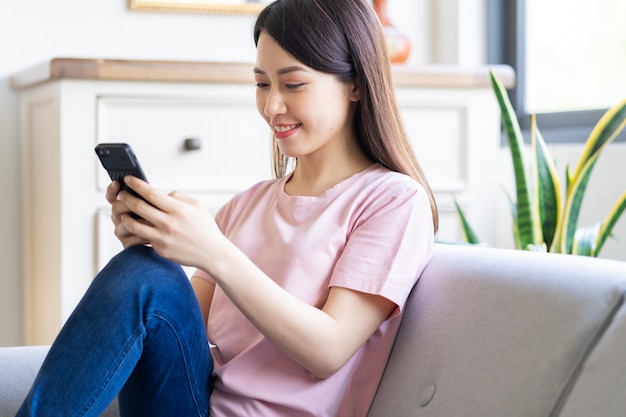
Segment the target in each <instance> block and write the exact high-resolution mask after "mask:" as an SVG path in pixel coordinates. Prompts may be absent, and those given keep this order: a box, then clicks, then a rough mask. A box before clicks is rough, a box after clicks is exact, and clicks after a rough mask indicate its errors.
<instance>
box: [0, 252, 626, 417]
mask: <svg viewBox="0 0 626 417" xmlns="http://www.w3.org/2000/svg"><path fill="white" fill-rule="evenodd" d="M625 290H626V262H617V261H608V260H600V259H593V258H584V257H573V256H565V255H553V254H539V253H531V252H522V251H513V250H501V249H489V248H481V247H469V246H455V245H443V244H437V245H436V250H435V256H434V258H433V260H432V261H431V263H430V264H429V266H428V268H427V269H426V271H425V272H424V274H423V275H422V277H421V278H420V280H419V282H418V284H417V286H416V288H415V290H414V291H413V293H412V294H411V297H410V300H409V303H408V305H407V307H406V314H405V317H404V319H403V323H402V327H401V329H400V332H399V334H398V337H397V340H396V343H395V346H394V348H393V352H392V354H391V357H390V359H389V363H388V365H387V369H386V372H385V375H384V377H383V380H382V382H381V384H380V387H379V390H378V393H377V394H376V398H375V400H374V404H373V405H372V408H371V410H370V413H369V416H370V417H396V416H397V417H404V416H433V417H434V416H437V417H455V416H477V417H503V416H507V417H514V416H529V417H530V416H532V417H538V416H546V417H547V416H560V417H589V416H602V417H613V416H615V417H617V416H620V417H623V416H624V415H626V319H625V315H626V307H625V306H624V291H625ZM45 350H46V348H45V347H18V348H3V349H0V417H5V416H12V415H13V413H14V412H15V410H16V409H17V407H18V406H19V403H20V402H21V400H22V398H23V397H24V396H25V394H26V391H27V389H28V386H29V384H30V383H31V381H32V379H33V377H34V375H35V373H36V370H37V368H38V366H39V365H40V363H41V361H42V359H43V356H44V354H45ZM105 415H106V416H116V415H117V410H116V408H115V405H113V406H112V408H110V410H109V411H108V412H107V413H106V414H105Z"/></svg>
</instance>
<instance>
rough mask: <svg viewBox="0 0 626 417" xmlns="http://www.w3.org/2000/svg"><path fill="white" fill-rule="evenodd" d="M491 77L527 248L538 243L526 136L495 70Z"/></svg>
mask: <svg viewBox="0 0 626 417" xmlns="http://www.w3.org/2000/svg"><path fill="white" fill-rule="evenodd" d="M489 77H490V78H491V85H492V87H493V90H494V93H495V95H496V99H497V101H498V105H499V107H500V113H501V116H502V124H503V126H504V130H505V132H506V136H507V139H508V142H509V148H510V150H511V158H512V160H513V170H514V174H515V188H516V194H517V195H516V197H517V199H516V203H515V204H516V206H517V224H516V228H517V232H518V233H519V241H520V244H521V247H522V248H525V247H526V246H528V245H529V244H535V243H537V241H536V240H537V239H536V236H535V226H534V224H536V222H537V220H536V219H535V218H534V213H533V211H532V205H531V200H530V190H529V187H528V179H527V176H526V164H525V162H524V155H523V149H524V138H523V136H522V131H521V129H520V127H519V123H518V121H517V117H516V115H515V111H514V110H513V106H512V104H511V101H510V99H509V96H508V94H507V92H506V89H505V88H504V85H503V84H502V82H501V81H500V80H499V79H498V77H497V76H496V75H495V74H494V73H493V71H489Z"/></svg>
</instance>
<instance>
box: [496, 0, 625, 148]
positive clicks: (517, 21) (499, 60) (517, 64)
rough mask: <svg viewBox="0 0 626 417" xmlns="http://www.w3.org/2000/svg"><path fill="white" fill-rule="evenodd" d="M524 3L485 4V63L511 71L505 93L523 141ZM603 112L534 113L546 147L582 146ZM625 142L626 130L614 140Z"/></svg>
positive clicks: (527, 118) (527, 121)
mask: <svg viewBox="0 0 626 417" xmlns="http://www.w3.org/2000/svg"><path fill="white" fill-rule="evenodd" d="M525 6H526V0H487V63H488V64H505V65H509V66H511V67H512V68H513V69H514V70H515V75H516V81H515V86H514V87H513V88H512V89H511V90H510V91H509V96H510V99H511V104H512V105H513V108H514V109H515V112H516V114H517V120H518V121H519V124H520V127H521V129H522V132H523V133H524V137H525V139H526V140H529V137H530V133H529V130H530V114H529V113H528V112H527V111H526V100H525V95H524V91H525V90H526V88H527V80H526V70H525V69H526V42H525V37H524V31H525V29H526V8H525ZM606 110H607V109H606V108H605V109H589V110H581V111H570V112H558V113H538V114H537V125H538V126H539V128H540V129H541V134H542V136H543V138H544V140H545V141H546V143H552V144H554V143H584V142H585V141H586V140H587V138H588V137H589V134H590V133H591V130H592V129H593V127H594V126H595V124H596V123H597V122H598V120H600V118H601V117H602V115H603V114H604V113H605V112H606ZM615 142H626V129H625V130H624V131H622V132H621V133H620V135H619V136H618V137H617V138H615Z"/></svg>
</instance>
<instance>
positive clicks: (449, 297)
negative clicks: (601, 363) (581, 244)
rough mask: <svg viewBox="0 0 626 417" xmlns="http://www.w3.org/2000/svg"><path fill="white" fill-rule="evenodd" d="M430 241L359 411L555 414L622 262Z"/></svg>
mask: <svg viewBox="0 0 626 417" xmlns="http://www.w3.org/2000/svg"><path fill="white" fill-rule="evenodd" d="M436 246H437V247H436V250H435V255H434V257H433V259H432V260H431V263H430V264H429V266H428V267H427V269H426V270H425V271H424V273H423V274H422V276H421V278H420V280H419V281H418V284H417V286H416V288H415V289H414V291H413V293H412V294H411V296H410V299H409V302H408V304H407V307H406V311H405V316H404V318H403V321H402V325H401V328H400V333H399V335H398V337H397V340H396V342H395V345H394V348H393V351H392V354H391V357H390V359H389V363H388V365H387V368H386V370H385V374H384V376H383V379H382V381H381V384H380V387H379V390H378V392H377V394H376V398H375V400H374V403H373V405H372V408H371V409H370V414H369V416H370V417H388V416H409V415H410V416H446V417H453V416H481V417H491V416H493V417H501V416H508V417H513V416H534V417H536V416H549V415H558V412H559V410H560V408H561V407H563V405H564V404H566V402H567V397H568V395H569V394H570V392H571V391H572V389H573V387H574V385H575V383H576V381H577V378H578V376H579V374H580V371H581V369H582V368H583V367H584V365H585V361H586V359H587V358H588V356H589V355H590V352H592V350H593V348H594V347H595V346H596V344H597V343H598V340H599V339H600V337H601V336H602V335H603V333H604V332H605V330H606V329H607V327H608V326H609V324H610V323H611V321H612V319H613V317H614V315H615V314H616V312H617V311H618V309H619V307H620V306H621V305H622V303H623V294H624V288H625V279H626V264H624V263H620V262H615V261H606V260H599V259H592V258H583V257H574V256H568V255H556V254H540V253H532V252H524V251H514V250H502V249H489V248H481V247H472V248H471V250H467V249H468V248H467V247H466V246H453V245H442V244H439V245H436ZM621 346H624V345H623V344H622V345H621ZM552 413H554V414H552Z"/></svg>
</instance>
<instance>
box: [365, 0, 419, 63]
mask: <svg viewBox="0 0 626 417" xmlns="http://www.w3.org/2000/svg"><path fill="white" fill-rule="evenodd" d="M373 2H374V4H373V6H374V10H375V11H376V14H378V18H379V19H380V23H382V25H383V31H384V33H385V40H386V41H387V49H388V50H389V58H390V59H391V62H392V63H394V64H404V63H405V62H406V60H407V59H408V58H409V54H410V53H411V42H410V41H409V38H408V36H406V35H405V34H404V33H402V32H400V31H399V30H398V29H397V28H396V27H395V26H394V25H393V23H391V20H390V19H389V15H388V14H387V0H373Z"/></svg>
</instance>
